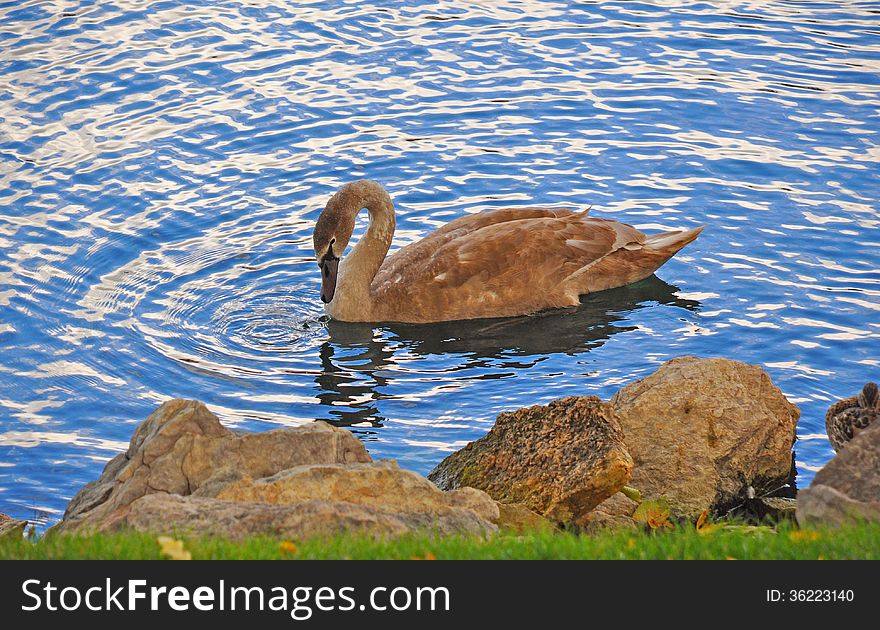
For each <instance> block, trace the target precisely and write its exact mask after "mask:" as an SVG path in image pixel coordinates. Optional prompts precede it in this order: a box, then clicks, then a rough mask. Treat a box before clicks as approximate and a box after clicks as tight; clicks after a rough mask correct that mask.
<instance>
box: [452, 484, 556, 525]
mask: <svg viewBox="0 0 880 630" xmlns="http://www.w3.org/2000/svg"><path fill="white" fill-rule="evenodd" d="M462 489H463V490H466V488H462ZM453 492H458V490H454V491H453ZM496 505H497V506H498V519H497V520H495V521H494V523H495V524H496V525H498V528H499V529H500V530H501V531H502V532H505V533H508V534H520V535H521V534H528V533H531V532H549V531H553V530H555V529H556V526H555V525H554V524H553V523H551V522H550V521H548V520H547V519H546V518H544V517H543V516H541V515H540V514H538V513H537V512H533V511H532V510H530V509H529V508H527V507H526V506H525V505H523V504H522V503H497V504H496Z"/></svg>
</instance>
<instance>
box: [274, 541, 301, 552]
mask: <svg viewBox="0 0 880 630" xmlns="http://www.w3.org/2000/svg"><path fill="white" fill-rule="evenodd" d="M278 549H280V550H281V553H285V554H288V555H291V556H292V555H295V554H296V552H297V551H299V548H298V547H297V546H296V544H295V543H292V542H290V541H289V540H282V541H281V542H280V543H279V544H278Z"/></svg>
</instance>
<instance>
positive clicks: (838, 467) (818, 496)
mask: <svg viewBox="0 0 880 630" xmlns="http://www.w3.org/2000/svg"><path fill="white" fill-rule="evenodd" d="M797 520H798V523H800V524H802V525H806V524H809V525H842V524H845V523H853V522H856V521H874V522H880V426H878V425H876V424H875V425H871V426H869V427H868V428H867V429H864V430H863V431H860V432H859V433H857V434H856V436H855V437H853V439H852V440H850V441H849V442H846V443H845V444H844V446H843V447H842V448H841V449H840V451H839V452H838V453H837V455H836V456H835V457H834V458H833V459H832V460H831V461H830V462H828V463H827V464H825V466H824V467H823V468H822V470H820V471H819V472H817V473H816V476H815V477H814V478H813V483H812V484H811V485H810V487H809V488H806V489H804V490H801V491H800V492H799V493H798V501H797Z"/></svg>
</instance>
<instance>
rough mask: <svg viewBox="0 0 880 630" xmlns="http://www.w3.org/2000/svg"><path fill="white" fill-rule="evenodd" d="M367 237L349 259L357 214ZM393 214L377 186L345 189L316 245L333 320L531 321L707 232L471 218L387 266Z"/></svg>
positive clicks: (622, 279)
mask: <svg viewBox="0 0 880 630" xmlns="http://www.w3.org/2000/svg"><path fill="white" fill-rule="evenodd" d="M364 208H366V209H367V211H368V213H369V220H370V223H369V227H368V228H367V231H366V233H365V234H364V236H363V237H362V238H361V239H360V240H359V241H358V242H357V244H356V245H355V246H354V247H353V248H352V250H351V252H350V253H348V254H347V255H346V256H345V257H344V258H343V257H342V255H343V253H344V252H345V248H346V247H347V246H348V241H349V239H350V238H351V234H352V231H353V230H354V225H355V218H356V216H357V214H358V213H359V212H360V211H361V210H362V209H364ZM394 225H395V219H394V205H393V204H392V203H391V197H389V196H388V193H387V192H385V189H384V188H382V186H381V185H380V184H378V183H376V182H373V181H368V180H361V181H357V182H352V183H350V184H346V185H345V186H343V187H342V188H340V189H339V190H338V191H337V192H336V194H335V195H333V197H332V198H331V199H330V201H328V202H327V205H326V207H325V208H324V210H323V211H322V212H321V215H320V216H319V217H318V222H317V223H316V225H315V232H314V235H313V240H314V246H315V257H316V259H317V261H318V265H319V266H320V268H321V300H322V301H323V302H324V303H325V308H326V311H327V313H328V314H329V315H330V316H331V317H332V318H334V319H337V320H342V321H350V322H383V321H384V322H411V323H426V322H439V321H451V320H459V319H476V318H481V317H510V316H515V315H527V314H529V313H534V312H537V311H540V310H544V309H549V308H560V307H566V306H576V305H577V304H579V303H580V300H579V298H580V296H581V295H585V294H587V293H594V292H596V291H602V290H603V289H611V288H614V287H619V286H622V285H625V284H629V283H631V282H636V281H637V280H642V279H643V278H647V277H648V276H650V275H651V274H652V273H654V271H655V270H656V269H657V268H658V267H660V265H662V264H663V263H665V262H666V261H667V260H669V259H670V258H671V257H672V256H673V255H675V253H676V252H678V250H680V249H681V248H682V247H684V246H685V245H687V244H688V243H690V242H691V241H693V240H694V239H695V238H697V235H699V233H700V232H701V231H702V229H703V228H702V227H700V228H697V229H695V230H689V231H680V232H664V233H662V234H653V235H650V236H648V235H646V234H643V233H642V232H640V231H639V230H637V229H635V228H634V227H632V226H630V225H627V224H625V223H618V222H617V221H612V220H609V219H594V218H590V217H587V212H586V211H584V212H572V211H570V210H566V209H560V208H501V209H497V210H488V211H485V212H479V213H476V214H469V215H466V216H463V217H460V218H458V219H455V220H454V221H451V222H449V223H447V224H446V225H444V226H442V227H440V228H439V229H437V230H436V231H434V232H433V233H431V234H429V235H428V236H426V237H425V238H423V239H422V240H420V241H418V242H415V243H412V244H410V245H407V246H406V247H403V248H402V249H400V250H398V251H397V252H395V253H394V254H392V255H391V256H388V257H387V258H386V254H387V253H388V248H389V247H390V246H391V239H392V238H393V236H394Z"/></svg>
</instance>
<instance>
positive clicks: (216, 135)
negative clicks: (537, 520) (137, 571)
mask: <svg viewBox="0 0 880 630" xmlns="http://www.w3.org/2000/svg"><path fill="white" fill-rule="evenodd" d="M274 4H275V6H264V5H263V3H235V2H213V1H212V2H185V3H184V2H180V3H178V2H136V3H135V2H109V1H105V2H76V1H74V0H65V1H62V0H57V1H27V0H24V1H23V0H15V1H12V2H8V1H7V2H3V3H0V21H2V27H0V77H2V89H0V347H2V358H0V511H3V512H7V513H10V514H12V515H14V516H18V517H25V518H37V519H42V520H43V521H44V522H51V521H54V520H57V519H58V518H59V517H60V514H61V512H62V511H63V509H64V506H65V505H66V502H67V501H68V500H69V498H70V497H71V496H72V495H73V494H74V493H75V492H76V490H77V489H78V488H79V487H80V486H81V485H82V484H84V483H86V482H87V481H90V480H92V479H94V478H96V477H97V476H98V474H99V473H100V471H101V469H102V467H103V465H104V462H105V461H106V460H107V459H109V458H110V457H112V456H113V455H114V454H115V453H117V452H119V451H120V450H121V449H123V448H125V446H126V444H127V441H128V439H129V437H130V436H131V433H132V430H133V429H134V427H135V425H136V423H137V422H139V421H141V420H142V419H143V418H145V417H146V416H147V415H148V414H149V413H150V411H151V410H152V409H153V408H155V407H156V406H157V405H158V404H159V403H161V402H162V401H164V400H166V399H167V398H169V397H187V398H198V399H201V400H203V401H205V402H206V403H207V404H208V405H209V406H210V407H211V409H213V410H214V411H215V412H216V413H217V414H218V415H219V416H220V418H221V419H222V420H223V421H224V422H225V423H226V424H227V425H228V426H231V427H236V428H241V429H249V430H264V429H270V428H273V427H277V426H291V425H297V424H300V423H304V422H309V421H311V420H313V419H315V418H322V419H329V420H333V421H335V422H337V423H339V424H342V425H348V426H351V427H352V429H353V430H355V431H356V432H357V433H358V435H359V436H361V437H362V438H363V439H364V440H365V441H366V442H367V446H368V448H369V450H370V452H371V453H372V454H373V456H374V457H377V458H395V459H397V460H399V461H400V463H401V465H402V466H404V467H407V468H411V469H414V470H417V471H420V472H427V471H429V470H430V469H431V468H432V467H433V466H434V465H435V464H436V463H437V462H439V461H440V460H441V459H442V458H443V457H445V456H446V455H447V454H448V453H449V452H451V451H452V450H454V449H456V448H458V447H460V446H462V445H463V444H465V443H466V442H468V441H469V440H473V439H475V438H477V437H480V436H481V435H483V434H484V433H485V432H486V431H487V430H488V429H489V427H490V426H491V425H492V422H493V419H494V416H495V415H496V414H497V413H498V412H499V411H502V410H506V409H512V408H516V407H520V406H523V405H527V404H534V403H542V402H546V401H549V400H551V399H553V398H556V397H559V396H562V395H568V394H597V395H599V396H602V397H606V398H607V397H609V396H611V395H612V394H613V393H614V392H615V391H616V390H617V389H618V388H619V387H621V386H622V385H623V384H625V383H628V382H630V381H632V380H634V379H636V378H639V377H641V376H643V375H645V374H647V373H649V372H651V371H653V370H654V369H655V368H656V367H657V366H658V365H659V364H660V363H662V362H663V361H664V360H666V359H668V358H670V357H673V356H677V355H683V354H693V355H700V356H726V357H731V358H735V359H739V360H741V361H746V362H749V363H758V364H762V365H763V366H764V367H765V369H766V370H767V371H768V372H769V373H770V375H771V376H772V378H773V380H774V381H775V382H776V383H777V384H778V385H779V387H780V388H781V389H782V390H783V391H784V393H785V394H786V395H787V396H788V397H789V398H790V399H791V400H792V401H793V402H795V403H796V404H797V405H799V406H800V408H801V410H802V417H801V422H800V425H799V428H798V436H799V442H798V443H797V445H796V456H797V464H798V482H799V484H801V485H803V484H805V483H808V482H809V480H810V479H811V477H812V475H813V473H814V471H816V470H817V469H818V468H819V467H821V466H822V464H823V463H824V462H826V461H827V460H828V459H829V458H830V457H831V455H832V451H831V448H830V446H829V444H828V442H827V440H826V439H825V435H824V422H823V416H824V413H825V410H826V408H827V406H828V405H829V403H830V401H832V400H834V399H836V398H839V397H844V396H849V395H852V394H854V393H855V392H856V391H858V389H859V388H860V387H861V385H862V383H863V382H864V381H866V380H868V379H869V378H872V379H875V380H877V379H880V356H878V354H880V353H878V350H880V343H878V335H880V249H878V243H880V214H878V210H880V178H878V161H880V137H878V132H880V3H878V2H838V3H821V2H781V1H780V2H763V1H762V2H712V3H706V2H684V1H682V2H673V1H670V2H664V3H661V4H662V5H663V6H655V5H652V4H642V3H636V2H615V3H608V4H601V3H600V4H595V3H583V4H578V5H569V4H567V3H562V2H541V1H522V2H515V1H513V0H499V1H497V2H491V3H488V2H483V3H464V2H449V1H443V0H440V1H439V2H438V1H436V0H435V1H433V2H423V3H419V2H414V1H413V0H407V1H406V2H385V3H371V2H365V1H364V0H357V1H356V2H348V3H342V2H302V1H300V0H297V1H295V2H294V1H292V0H287V1H286V2H285V1H284V0H282V2H280V3H274ZM363 177H367V178H371V179H376V180H378V181H380V182H382V183H383V184H384V185H385V186H386V187H387V189H388V190H389V192H390V193H391V195H392V197H393V198H394V201H395V204H396V205H397V209H398V226H399V227H398V232H397V235H396V240H395V247H397V246H400V245H402V244H405V243H408V242H412V241H413V240H416V239H418V238H419V237H421V236H424V235H425V234H427V233H428V232H430V231H431V230H432V229H434V228H435V227H436V226H438V225H441V224H443V223H445V222H447V221H449V220H451V219H453V218H454V217H457V216H460V215H462V214H464V213H466V212H473V211H476V210H480V209H486V208H491V207H497V206H505V205H526V204H541V205H554V206H557V205H561V206H569V207H576V208H583V207H586V206H588V205H590V204H592V205H593V211H592V212H593V214H594V215H595V216H601V217H610V218H614V219H617V220H620V221H624V222H628V223H632V224H634V225H636V226H638V227H640V228H642V229H644V230H646V231H649V232H650V231H654V230H667V229H674V228H693V227H696V226H698V225H706V226H707V229H706V231H705V232H704V233H703V235H702V236H700V238H699V239H698V240H697V241H696V242H695V243H693V244H692V245H690V246H688V247H687V248H686V249H685V250H684V251H683V252H682V253H681V254H680V255H679V256H677V257H676V258H675V259H673V260H672V261H671V262H669V263H668V264H667V265H665V266H664V267H663V268H662V269H661V270H660V271H659V272H658V276H659V277H656V278H652V279H650V280H648V281H646V282H643V283H640V284H638V285H635V286H632V287H629V288H625V289H620V290H615V291H611V292H607V293H604V294H598V295H595V296H591V297H588V298H586V299H585V300H584V304H583V305H582V306H581V307H580V308H579V309H573V310H569V311H565V312H560V313H552V314H542V315H541V316H537V317H531V318H525V319H515V320H502V321H488V322H476V323H469V324H467V325H458V324H449V325H440V326H429V327H418V326H378V325H377V326H370V325H354V326H353V325H344V324H339V323H335V322H330V323H329V324H328V323H326V322H325V321H322V319H321V316H322V308H321V304H320V301H319V299H318V291H319V276H318V269H317V266H316V265H315V263H314V260H313V253H312V251H311V230H312V226H313V223H314V221H315V219H316V217H317V215H318V212H319V211H320V209H321V208H322V207H323V205H324V203H325V202H326V200H327V199H328V198H329V196H330V195H331V194H332V193H333V192H334V191H335V189H336V188H337V187H338V186H339V185H341V184H343V183H345V182H347V181H350V180H353V179H357V178H363ZM361 229H362V228H361Z"/></svg>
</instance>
